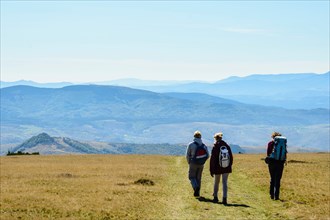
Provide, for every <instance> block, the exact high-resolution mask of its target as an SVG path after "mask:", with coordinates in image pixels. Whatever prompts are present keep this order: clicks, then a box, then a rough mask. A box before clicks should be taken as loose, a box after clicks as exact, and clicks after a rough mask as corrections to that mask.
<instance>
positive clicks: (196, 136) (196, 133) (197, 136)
mask: <svg viewBox="0 0 330 220" xmlns="http://www.w3.org/2000/svg"><path fill="white" fill-rule="evenodd" d="M201 137H202V133H201V132H200V131H195V133H194V138H201Z"/></svg>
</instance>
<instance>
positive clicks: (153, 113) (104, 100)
mask: <svg viewBox="0 0 330 220" xmlns="http://www.w3.org/2000/svg"><path fill="white" fill-rule="evenodd" d="M197 129H199V130H201V131H202V133H204V134H205V136H204V139H205V141H206V143H208V144H211V143H212V142H213V137H212V136H213V134H214V133H215V132H217V131H219V130H221V131H224V132H225V135H226V136H225V138H228V140H229V142H231V143H233V144H238V145H240V146H255V145H257V146H263V145H264V144H265V142H266V141H267V140H268V137H269V134H270V133H271V132H272V131H273V130H274V129H278V130H280V131H285V134H286V136H291V138H290V143H291V144H292V145H294V146H299V147H304V148H318V149H327V146H329V145H328V143H329V137H328V136H325V135H324V134H327V133H328V132H329V109H311V110H288V109H284V108H278V107H265V106H260V105H248V104H243V103H239V102H235V101H231V100H227V99H220V98H215V97H211V96H207V95H205V94H204V95H203V94H181V95H180V94H161V93H155V92H150V91H145V90H138V89H132V88H127V87H118V86H99V85H79V86H67V87H63V88H36V87H30V86H13V87H8V88H3V89H1V145H2V150H3V149H6V148H8V147H13V145H15V146H16V145H17V144H19V143H21V142H22V141H24V140H26V139H27V138H29V137H31V136H33V135H36V134H38V133H41V132H47V133H51V134H55V135H56V136H62V137H67V136H69V137H72V138H74V139H78V140H84V141H85V140H86V141H90V140H94V141H100V142H104V141H105V142H114V143H170V144H177V143H184V144H185V143H187V142H188V141H190V140H191V135H192V133H193V131H194V130H197ZM249 131H253V132H254V133H251V132H249ZM305 132H308V133H309V137H302V135H304V134H305ZM4 146H6V147H4Z"/></svg>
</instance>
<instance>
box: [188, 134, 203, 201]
mask: <svg viewBox="0 0 330 220" xmlns="http://www.w3.org/2000/svg"><path fill="white" fill-rule="evenodd" d="M208 158H209V152H208V149H207V147H206V146H205V144H203V141H202V134H201V132H200V131H195V133H194V139H193V141H192V142H190V143H189V144H188V146H187V151H186V159H187V162H188V164H189V172H188V177H189V180H190V183H191V186H192V188H193V190H194V196H195V197H198V196H200V189H201V181H202V173H203V168H204V163H205V161H206V160H207V159H208Z"/></svg>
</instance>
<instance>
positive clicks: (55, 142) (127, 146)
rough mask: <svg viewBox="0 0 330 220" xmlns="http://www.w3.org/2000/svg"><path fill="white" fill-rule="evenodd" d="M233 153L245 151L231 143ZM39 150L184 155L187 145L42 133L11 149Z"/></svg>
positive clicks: (79, 152)
mask: <svg viewBox="0 0 330 220" xmlns="http://www.w3.org/2000/svg"><path fill="white" fill-rule="evenodd" d="M231 148H232V151H233V153H239V152H240V153H244V152H245V151H244V150H243V149H242V148H240V147H239V146H237V145H231ZM18 151H21V152H28V153H33V152H38V153H40V154H43V155H45V154H158V155H184V154H185V151H186V146H185V145H171V144H134V143H111V144H110V143H105V142H79V141H76V140H73V139H71V138H67V137H51V136H49V135H48V134H47V133H41V134H38V135H36V136H33V137H31V138H29V139H28V140H26V141H24V142H23V143H22V144H20V145H18V146H16V147H14V148H13V149H11V152H18Z"/></svg>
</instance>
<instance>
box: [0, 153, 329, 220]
mask: <svg viewBox="0 0 330 220" xmlns="http://www.w3.org/2000/svg"><path fill="white" fill-rule="evenodd" d="M234 156H235V157H234V168H233V173H232V174H231V175H230V176H229V192H228V202H229V205H228V206H224V205H222V204H220V203H219V204H215V203H212V202H211V199H212V189H213V180H212V178H211V176H210V175H209V171H208V164H206V165H205V168H204V173H203V181H202V190H201V196H202V197H203V198H202V199H196V198H194V197H193V192H192V190H191V187H190V183H189V181H188V179H187V164H186V161H185V158H184V157H175V156H154V155H149V156H146V155H143V156H141V155H125V156H124V155H66V156H11V157H5V156H3V157H0V163H1V164H0V165H1V197H0V219H6V220H7V219H38V220H39V219H330V208H329V207H330V172H329V170H330V169H329V168H330V166H329V165H330V154H328V153H325V154H290V155H289V158H288V160H289V163H288V164H287V166H286V167H285V169H284V174H283V179H282V187H281V188H282V193H281V201H272V200H270V198H269V196H268V184H269V175H268V170H267V166H266V164H265V163H264V161H263V160H262V158H263V157H264V155H244V154H242V155H234ZM220 192H221V190H220ZM220 196H221V194H220Z"/></svg>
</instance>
